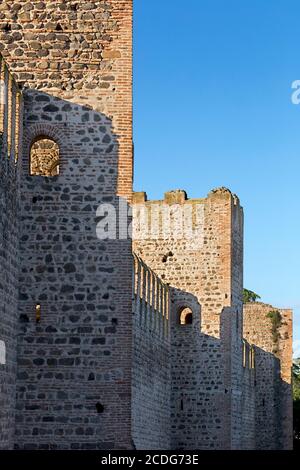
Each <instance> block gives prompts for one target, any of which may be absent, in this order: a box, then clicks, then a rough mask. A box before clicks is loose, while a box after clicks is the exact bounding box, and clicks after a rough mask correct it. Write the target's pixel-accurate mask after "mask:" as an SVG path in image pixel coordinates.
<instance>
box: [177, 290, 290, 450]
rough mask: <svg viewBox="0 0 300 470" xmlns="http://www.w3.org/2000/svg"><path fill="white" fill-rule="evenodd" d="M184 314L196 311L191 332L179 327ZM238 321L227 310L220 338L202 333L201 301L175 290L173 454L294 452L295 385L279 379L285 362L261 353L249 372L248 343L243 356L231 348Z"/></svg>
mask: <svg viewBox="0 0 300 470" xmlns="http://www.w3.org/2000/svg"><path fill="white" fill-rule="evenodd" d="M184 306H186V307H190V308H191V309H192V310H193V323H192V324H188V325H181V324H180V322H179V312H180V309H181V308H182V307H184ZM235 320H236V314H235V313H233V312H232V310H231V309H230V308H224V309H223V312H222V314H221V315H220V332H221V337H220V338H219V339H217V338H215V337H212V336H209V335H207V334H203V333H201V307H200V305H199V302H198V300H197V298H196V297H195V296H193V295H192V294H189V293H187V292H183V291H181V290H179V289H174V288H172V309H171V335H170V338H171V340H170V350H171V383H172V388H171V424H170V433H171V448H172V449H177V450H187V449H201V450H209V449H217V450H224V449H230V448H237V449H238V448H240V449H241V448H244V449H284V448H289V447H290V445H291V435H290V430H291V421H292V414H291V385H290V384H287V383H286V382H284V381H283V380H282V379H281V378H280V361H279V359H277V358H276V357H275V356H274V355H273V354H271V353H268V352H266V351H263V350H262V349H260V348H257V347H255V367H254V368H252V366H251V358H250V355H249V353H247V354H248V355H247V357H246V359H245V364H243V355H242V354H241V352H242V339H240V344H239V345H238V347H239V348H240V349H236V347H237V345H236V344H235V343H234V342H232V340H231V333H232V331H233V330H232V328H234V327H235V326H234V325H235ZM234 341H236V338H235V339H234ZM239 351H240V352H239ZM234 362H235V364H234ZM234 433H235V434H236V435H237V436H238V438H235V437H234V436H235V434H234ZM233 439H234V440H233Z"/></svg>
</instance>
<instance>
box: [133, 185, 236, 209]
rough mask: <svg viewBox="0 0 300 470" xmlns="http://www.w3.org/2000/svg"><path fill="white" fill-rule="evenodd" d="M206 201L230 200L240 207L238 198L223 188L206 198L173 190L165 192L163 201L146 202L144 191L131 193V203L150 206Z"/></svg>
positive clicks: (211, 192)
mask: <svg viewBox="0 0 300 470" xmlns="http://www.w3.org/2000/svg"><path fill="white" fill-rule="evenodd" d="M208 199H232V201H233V204H234V205H236V206H238V205H240V201H239V198H238V196H237V195H236V194H234V193H233V192H232V191H231V190H230V189H228V188H225V187H224V186H222V187H219V188H215V189H212V190H211V191H210V192H209V193H208V195H207V196H206V198H191V199H190V198H189V197H188V195H187V192H186V191H185V190H184V189H173V190H170V191H167V192H165V194H164V199H158V200H148V196H147V193H146V192H144V191H138V192H133V197H132V203H133V204H146V203H148V204H152V203H165V204H168V205H172V204H185V203H193V202H195V203H197V202H198V203H200V202H202V203H203V202H205V201H206V200H208Z"/></svg>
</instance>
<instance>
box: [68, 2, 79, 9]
mask: <svg viewBox="0 0 300 470" xmlns="http://www.w3.org/2000/svg"><path fill="white" fill-rule="evenodd" d="M70 8H71V10H72V11H77V10H78V4H77V3H74V4H73V5H71V6H70Z"/></svg>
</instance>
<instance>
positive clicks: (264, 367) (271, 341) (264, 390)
mask: <svg viewBox="0 0 300 470" xmlns="http://www.w3.org/2000/svg"><path fill="white" fill-rule="evenodd" d="M270 312H275V315H276V312H278V314H279V317H278V320H277V322H276V321H275V324H274V323H273V321H272V318H270V315H269V314H270ZM273 317H274V316H273ZM244 337H245V339H246V340H247V341H249V342H251V343H253V344H255V380H256V398H255V414H256V433H255V435H256V448H258V449H259V448H261V449H291V448H292V442H293V438H292V426H293V413H292V393H291V380H292V373H291V371H292V311H291V310H288V309H278V308H276V307H273V306H272V305H267V304H263V303H259V302H258V303H256V302H255V303H249V304H246V305H244Z"/></svg>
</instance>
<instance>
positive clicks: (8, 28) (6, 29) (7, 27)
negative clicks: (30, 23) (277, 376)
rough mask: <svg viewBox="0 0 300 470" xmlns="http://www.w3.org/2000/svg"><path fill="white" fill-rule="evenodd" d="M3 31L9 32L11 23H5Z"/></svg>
mask: <svg viewBox="0 0 300 470" xmlns="http://www.w3.org/2000/svg"><path fill="white" fill-rule="evenodd" d="M4 31H5V32H6V33H9V31H11V25H10V24H9V23H7V24H6V25H5V27H4Z"/></svg>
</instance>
